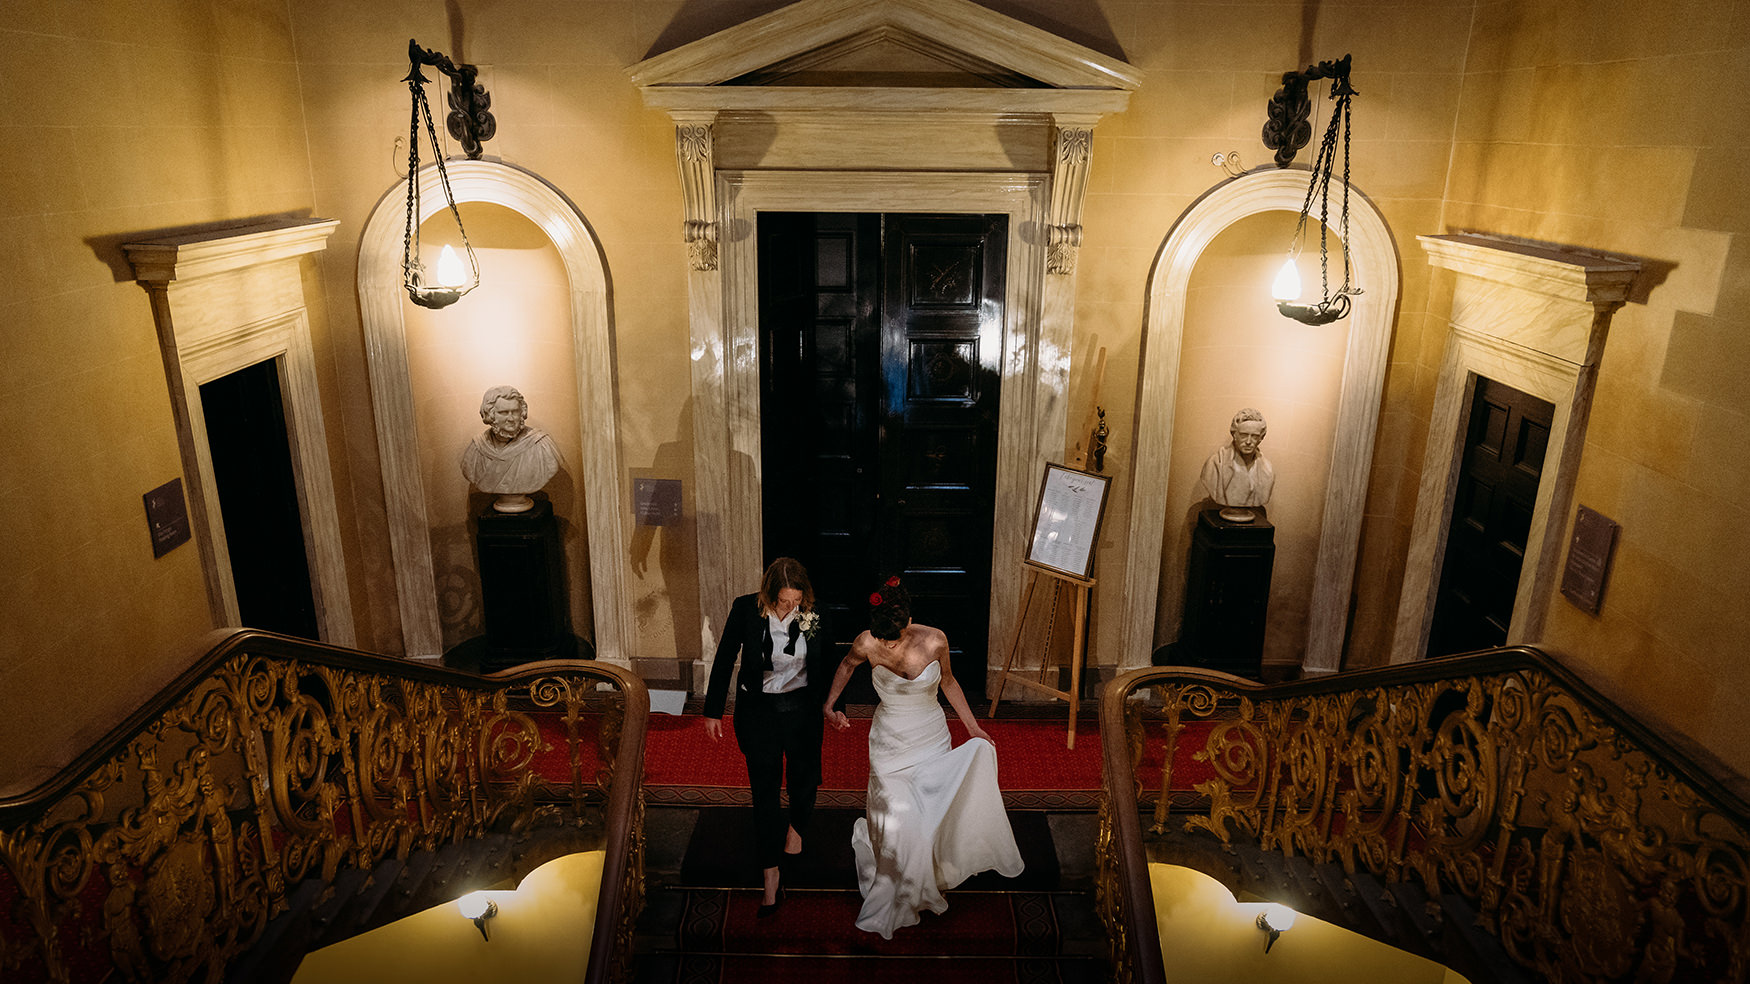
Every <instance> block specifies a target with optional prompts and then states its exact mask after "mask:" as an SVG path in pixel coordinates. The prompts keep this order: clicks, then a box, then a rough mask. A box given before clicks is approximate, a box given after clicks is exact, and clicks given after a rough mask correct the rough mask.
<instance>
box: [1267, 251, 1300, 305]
mask: <svg viewBox="0 0 1750 984" xmlns="http://www.w3.org/2000/svg"><path fill="white" fill-rule="evenodd" d="M1298 256H1299V254H1298V251H1297V252H1295V253H1290V254H1289V256H1288V259H1286V260H1284V261H1283V262H1282V269H1281V270H1280V271H1278V272H1277V274H1276V279H1275V280H1274V281H1272V282H1271V284H1270V296H1271V297H1274V298H1276V299H1277V300H1278V301H1298V300H1300V267H1298V266H1296V265H1295V261H1296V260H1297V259H1298Z"/></svg>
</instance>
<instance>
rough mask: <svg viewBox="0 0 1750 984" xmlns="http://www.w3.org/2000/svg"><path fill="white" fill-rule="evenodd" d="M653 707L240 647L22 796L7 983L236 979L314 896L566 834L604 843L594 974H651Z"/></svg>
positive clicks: (525, 681) (237, 639) (4, 944)
mask: <svg viewBox="0 0 1750 984" xmlns="http://www.w3.org/2000/svg"><path fill="white" fill-rule="evenodd" d="M648 714H649V697H648V693H647V691H646V690H645V688H644V685H643V683H642V681H640V680H639V679H638V678H637V677H636V676H634V675H632V674H631V673H629V672H627V671H625V670H622V669H619V668H617V667H615V666H612V665H609V664H604V663H597V662H593V661H573V660H565V661H552V662H545V663H533V664H528V665H526V666H522V667H518V668H516V669H514V670H509V671H506V672H503V673H500V674H496V675H493V676H488V677H481V676H475V675H472V674H467V673H460V672H456V671H452V670H447V669H443V668H441V667H434V666H431V665H428V664H422V663H417V662H412V661H407V660H400V659H393V658H389V657H384V656H376V655H372V654H368V653H361V652H357V651H353V650H347V649H339V648H335V647H330V646H324V645H320V644H317V643H311V642H307V641H303V640H298V639H292V638H288V637H283V636H276V635H271V634H267V633H260V632H251V631H242V632H237V633H236V634H233V635H231V636H229V637H228V638H224V639H223V641H222V642H219V643H218V644H217V645H216V646H214V647H213V648H212V649H211V650H210V651H209V652H208V653H207V654H206V656H204V657H203V658H201V659H199V660H198V661H197V662H196V663H195V665H194V666H192V667H191V668H190V669H189V670H188V671H187V672H185V673H184V674H182V676H180V677H179V678H178V679H177V680H176V681H175V682H174V683H172V684H171V685H170V686H168V687H166V688H165V689H164V690H163V691H161V692H160V693H159V695H158V696H157V697H156V698H155V699H153V700H152V701H149V702H147V704H145V705H144V706H142V707H141V708H140V709H139V710H138V711H137V712H135V713H134V714H133V715H132V716H131V717H130V718H129V719H128V720H127V721H126V722H124V723H123V724H121V725H120V726H118V727H117V728H116V729H115V730H113V731H112V732H111V733H110V735H109V736H108V737H107V738H106V739H105V740H104V741H102V742H100V743H98V744H97V745H95V746H94V747H92V748H91V749H90V750H88V751H87V752H86V753H84V754H83V755H82V756H81V757H80V758H79V759H78V760H77V761H76V762H74V764H72V765H71V766H69V767H68V768H66V769H65V770H63V771H61V772H60V773H58V774H57V775H56V777H55V778H53V779H51V780H49V781H48V782H46V783H44V784H42V785H41V786H39V787H38V788H37V789H35V790H34V791H32V792H30V793H28V794H25V795H22V796H18V797H13V798H9V799H5V800H0V980H7V981H13V980H17V981H55V982H70V984H80V982H84V981H98V980H112V981H153V982H157V981H211V982H217V981H220V980H222V979H224V977H225V975H226V971H227V968H228V966H229V965H230V964H231V962H232V961H233V960H235V959H236V958H238V957H239V956H240V955H242V954H244V953H245V952H246V951H248V950H249V948H250V947H251V946H252V945H254V944H255V943H256V942H257V941H258V939H260V937H261V936H262V934H263V931H264V928H265V927H266V926H267V925H268V924H269V921H270V920H271V919H272V918H273V917H274V916H275V915H276V914H278V913H280V912H282V911H284V910H285V909H286V907H287V900H288V893H289V892H291V891H292V890H293V889H294V888H295V887H296V886H298V885H299V884H300V883H307V882H308V880H309V879H311V878H320V879H322V880H323V881H324V882H326V883H332V882H333V880H334V878H335V875H336V873H337V872H339V871H341V870H343V869H347V868H358V869H364V870H370V869H372V868H373V867H374V866H376V865H378V864H379V863H380V862H383V861H385V860H388V859H393V858H400V859H405V858H406V857H407V856H408V855H409V854H410V852H413V851H418V850H432V849H436V848H438V847H440V846H442V845H446V844H454V843H461V842H464V841H467V840H470V839H472V838H478V837H482V836H486V835H488V834H491V835H494V836H497V835H510V836H512V837H517V836H521V835H526V834H530V833H533V832H538V831H544V830H548V829H549V828H569V832H568V831H565V830H561V831H559V832H560V833H564V834H566V836H567V837H570V836H571V833H573V832H575V833H576V835H577V836H576V838H574V839H575V840H581V841H583V842H586V843H590V844H593V845H596V846H599V847H600V848H602V849H604V850H605V853H606V862H605V867H604V868H603V871H602V895H601V898H600V900H599V902H598V910H597V917H596V924H595V928H594V939H593V943H592V947H591V951H590V958H589V972H588V977H587V980H589V981H591V982H599V981H608V980H625V979H628V978H629V969H630V960H631V955H632V935H633V928H634V926H633V924H634V921H635V919H636V917H637V913H638V910H639V908H640V907H641V905H642V893H643V845H644V841H643V797H642V777H643V751H644V730H645V726H646V722H647V717H648ZM549 832H551V831H549Z"/></svg>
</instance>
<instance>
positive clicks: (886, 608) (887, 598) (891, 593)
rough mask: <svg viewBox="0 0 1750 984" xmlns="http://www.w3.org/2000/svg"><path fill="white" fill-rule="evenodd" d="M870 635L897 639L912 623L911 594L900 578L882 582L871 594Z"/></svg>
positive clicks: (891, 578)
mask: <svg viewBox="0 0 1750 984" xmlns="http://www.w3.org/2000/svg"><path fill="white" fill-rule="evenodd" d="M869 606H870V607H869V634H870V635H872V636H874V637H875V638H877V639H897V638H899V634H900V633H901V632H904V631H905V626H906V624H907V623H908V622H910V621H911V592H910V591H907V590H906V589H905V585H903V584H901V583H899V578H897V577H888V578H883V579H882V580H881V586H880V587H878V588H876V589H875V590H874V591H872V592H870V594H869Z"/></svg>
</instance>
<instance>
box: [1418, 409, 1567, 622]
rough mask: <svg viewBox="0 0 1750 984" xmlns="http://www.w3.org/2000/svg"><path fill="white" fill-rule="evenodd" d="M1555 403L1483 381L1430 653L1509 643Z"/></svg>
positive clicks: (1454, 513) (1472, 418)
mask: <svg viewBox="0 0 1750 984" xmlns="http://www.w3.org/2000/svg"><path fill="white" fill-rule="evenodd" d="M1554 419H1555V407H1554V406H1553V405H1551V404H1550V403H1548V402H1546V401H1544V400H1540V399H1538V398H1537V397H1535V396H1531V395H1529V394H1527V393H1522V392H1520V391H1519V390H1516V389H1514V388H1512V387H1511V386H1507V385H1505V384H1502V383H1498V382H1495V381H1494V380H1492V379H1486V378H1480V379H1478V380H1477V387H1476V392H1475V394H1474V395H1473V396H1472V397H1471V405H1470V413H1469V415H1468V421H1467V426H1466V431H1465V444H1464V461H1463V463H1462V464H1461V465H1460V467H1459V480H1458V491H1457V494H1456V496H1454V499H1453V505H1452V522H1451V525H1450V526H1449V527H1448V528H1447V533H1446V559H1445V561H1444V562H1442V564H1441V569H1440V590H1439V593H1438V594H1437V595H1436V597H1435V602H1434V620H1433V625H1432V627H1431V628H1430V630H1429V638H1428V655H1430V656H1445V655H1448V654H1450V653H1464V652H1473V651H1475V650H1478V649H1489V648H1492V647H1495V646H1501V645H1505V644H1506V642H1507V630H1508V627H1509V626H1510V625H1511V623H1512V620H1513V602H1514V599H1515V598H1516V597H1517V596H1518V593H1519V574H1520V570H1521V568H1522V567H1523V566H1524V562H1525V545H1526V541H1527V540H1528V539H1529V537H1530V535H1531V516H1532V511H1533V509H1534V508H1535V507H1536V504H1537V486H1538V482H1539V481H1540V480H1541V478H1542V476H1543V457H1544V450H1545V449H1546V448H1547V447H1549V435H1550V426H1551V422H1552V421H1553V420H1554Z"/></svg>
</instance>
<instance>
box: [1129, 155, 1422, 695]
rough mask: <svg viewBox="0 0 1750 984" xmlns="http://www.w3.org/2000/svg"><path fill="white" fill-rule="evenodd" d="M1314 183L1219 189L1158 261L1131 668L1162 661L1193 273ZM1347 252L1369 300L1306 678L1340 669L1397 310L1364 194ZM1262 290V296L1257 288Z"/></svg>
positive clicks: (1189, 213) (1393, 248)
mask: <svg viewBox="0 0 1750 984" xmlns="http://www.w3.org/2000/svg"><path fill="white" fill-rule="evenodd" d="M1310 173H1311V172H1309V171H1307V170H1305V169H1300V168H1289V169H1276V168H1271V169H1269V170H1262V171H1252V172H1249V173H1247V174H1243V175H1240V176H1239V177H1237V178H1233V179H1231V180H1228V181H1225V182H1223V183H1222V184H1220V185H1217V186H1216V187H1214V188H1212V189H1210V190H1209V191H1208V192H1207V193H1205V194H1204V195H1203V197H1201V198H1199V199H1198V200H1197V201H1196V202H1194V203H1192V205H1191V207H1190V208H1188V209H1186V210H1185V213H1184V214H1183V215H1181V216H1180V217H1179V220H1178V221H1177V222H1176V223H1174V225H1173V228H1172V230H1171V231H1169V232H1168V234H1167V238H1166V241H1165V242H1164V243H1163V244H1162V247H1161V251H1160V254H1159V255H1158V256H1157V257H1156V259H1155V264H1154V269H1153V271H1152V273H1151V275H1150V278H1149V288H1148V305H1147V313H1146V314H1145V316H1144V325H1143V338H1142V364H1141V366H1140V367H1139V372H1138V385H1137V408H1136V411H1137V412H1136V421H1137V424H1136V456H1135V461H1134V465H1133V467H1134V470H1135V480H1134V482H1133V483H1132V485H1131V503H1130V543H1129V550H1128V557H1127V560H1126V570H1125V578H1126V583H1127V584H1128V585H1129V586H1130V590H1128V591H1127V592H1126V593H1125V599H1124V606H1125V607H1124V648H1123V657H1122V659H1123V665H1125V666H1137V665H1146V664H1147V662H1148V660H1149V657H1150V655H1151V654H1152V652H1153V650H1154V629H1155V608H1156V601H1157V599H1156V593H1157V592H1156V588H1157V586H1158V585H1159V583H1160V575H1161V538H1162V533H1163V531H1164V528H1165V527H1164V525H1163V524H1164V523H1165V522H1166V518H1167V517H1166V515H1165V510H1166V503H1167V478H1168V471H1169V468H1170V463H1171V459H1172V451H1173V448H1172V443H1173V413H1174V408H1175V405H1176V401H1177V394H1178V384H1179V361H1180V354H1181V351H1182V348H1183V341H1184V334H1185V305H1186V300H1187V286H1188V284H1189V283H1190V280H1191V273H1192V270H1193V269H1195V267H1196V265H1197V260H1198V258H1199V257H1201V256H1202V254H1203V251H1204V249H1205V248H1206V247H1207V246H1208V245H1209V244H1210V242H1211V241H1213V240H1214V239H1215V237H1216V236H1218V235H1220V234H1221V232H1222V231H1223V230H1224V229H1226V228H1227V227H1228V226H1230V225H1232V224H1233V223H1235V222H1237V221H1239V220H1241V219H1243V218H1246V217H1248V216H1251V215H1255V214H1257V213H1259V212H1272V211H1281V212H1289V213H1297V212H1299V210H1300V206H1301V203H1302V202H1303V201H1305V199H1306V187H1307V179H1308V176H1309V174H1310ZM1349 245H1350V250H1351V253H1352V256H1353V260H1354V267H1355V278H1354V279H1355V284H1356V286H1358V287H1360V288H1361V289H1362V290H1363V291H1364V293H1362V294H1361V295H1360V296H1359V297H1357V298H1355V303H1354V307H1353V309H1352V310H1351V312H1350V314H1349V342H1348V346H1347V348H1346V349H1345V352H1344V361H1343V381H1342V386H1341V396H1340V397H1339V405H1338V411H1337V433H1336V439H1335V441H1334V443H1333V445H1332V451H1331V466H1330V472H1329V476H1328V479H1327V484H1326V491H1325V504H1324V513H1323V524H1322V527H1321V532H1320V535H1319V546H1318V558H1317V561H1316V562H1315V565H1314V571H1313V585H1312V600H1311V604H1310V618H1309V621H1308V627H1307V646H1306V654H1305V657H1304V659H1303V662H1302V664H1301V665H1302V670H1303V672H1307V673H1330V672H1334V671H1335V670H1337V668H1338V666H1339V664H1340V662H1341V660H1342V654H1343V632H1344V625H1345V622H1346V619H1347V614H1348V609H1349V590H1350V586H1351V584H1352V582H1353V581H1354V574H1355V556H1356V552H1357V550H1358V549H1359V547H1360V542H1361V514H1362V508H1363V506H1364V505H1365V503H1366V499H1367V476H1368V472H1369V469H1370V468H1371V467H1372V463H1373V439H1374V432H1375V430H1376V428H1377V426H1378V423H1379V405H1380V396H1381V393H1382V392H1383V390H1384V387H1385V369H1386V359H1387V354H1388V352H1389V350H1390V344H1391V331H1392V322H1393V318H1394V316H1395V313H1396V310H1397V301H1398V252H1397V244H1396V242H1395V241H1394V240H1393V239H1392V235H1391V230H1390V229H1389V228H1387V226H1386V224H1385V220H1384V218H1383V217H1382V216H1381V215H1380V214H1379V211H1378V210H1377V209H1376V208H1374V206H1373V203H1372V202H1370V201H1368V200H1367V198H1366V197H1365V196H1361V195H1359V193H1357V195H1356V196H1354V197H1353V198H1352V200H1351V204H1350V229H1349ZM1259 289H1260V290H1263V289H1264V286H1263V285H1259Z"/></svg>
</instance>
